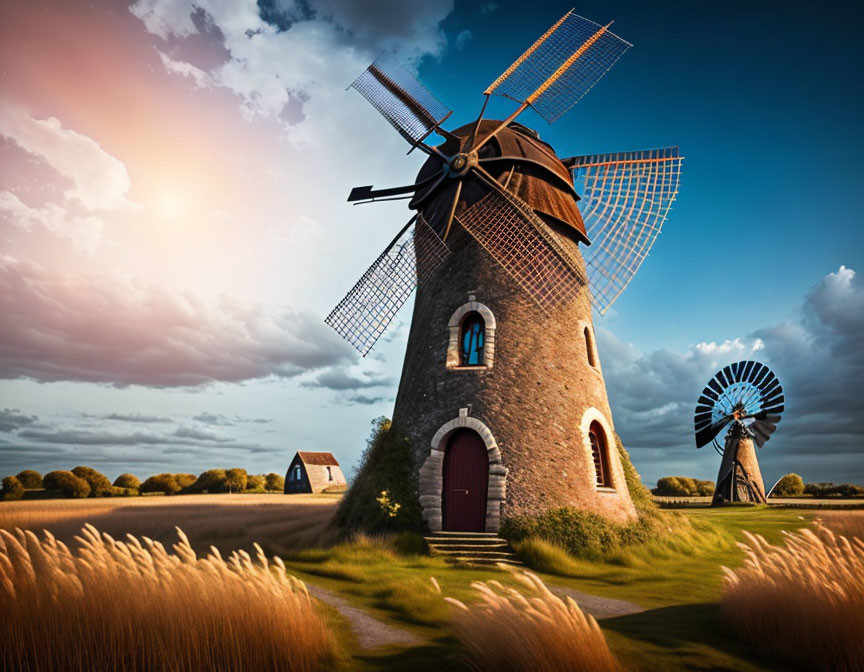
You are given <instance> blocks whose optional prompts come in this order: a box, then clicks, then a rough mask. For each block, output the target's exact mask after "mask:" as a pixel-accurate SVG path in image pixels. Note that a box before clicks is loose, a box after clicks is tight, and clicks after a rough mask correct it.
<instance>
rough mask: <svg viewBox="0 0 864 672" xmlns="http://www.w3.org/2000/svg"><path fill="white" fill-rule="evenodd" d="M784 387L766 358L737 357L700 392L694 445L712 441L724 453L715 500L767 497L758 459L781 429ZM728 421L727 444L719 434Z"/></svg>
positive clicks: (714, 501) (714, 503)
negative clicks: (758, 453)
mask: <svg viewBox="0 0 864 672" xmlns="http://www.w3.org/2000/svg"><path fill="white" fill-rule="evenodd" d="M783 403H784V397H783V388H782V387H781V386H780V381H779V380H778V379H777V376H775V375H774V373H773V372H772V371H771V370H770V369H769V368H768V367H767V366H765V365H764V364H760V363H759V362H753V361H744V362H737V363H736V364H730V365H729V366H726V367H724V368H723V369H721V370H720V371H718V372H717V373H715V374H714V377H713V378H711V380H709V381H708V385H707V386H706V387H705V389H704V390H702V394H701V395H699V401H698V403H697V405H696V414H695V416H694V418H693V423H694V427H695V431H696V447H697V448H701V447H702V446H705V445H707V444H708V443H712V444H713V445H714V449H715V450H716V451H717V452H718V453H719V454H720V455H722V456H723V459H722V461H721V462H720V472H719V473H718V474H717V487H716V489H715V490H714V499H713V500H712V502H711V505H712V506H717V505H718V504H723V503H725V502H758V503H763V504H764V503H765V502H766V497H765V484H764V483H763V481H762V473H761V472H760V471H759V462H758V461H757V459H756V449H755V447H754V445H753V444H754V442H755V444H756V446H758V447H759V448H761V447H762V446H763V445H765V442H766V441H767V440H768V439H770V438H771V434H773V433H774V430H775V429H777V423H778V422H780V415H781V414H782V413H783V408H784V407H783ZM727 425H731V426H730V427H729V430H728V431H727V432H726V439H725V441H724V445H723V446H722V447H721V446H720V444H719V443H718V441H717V435H718V434H719V433H720V432H721V431H722V430H723V428H724V427H726V426H727Z"/></svg>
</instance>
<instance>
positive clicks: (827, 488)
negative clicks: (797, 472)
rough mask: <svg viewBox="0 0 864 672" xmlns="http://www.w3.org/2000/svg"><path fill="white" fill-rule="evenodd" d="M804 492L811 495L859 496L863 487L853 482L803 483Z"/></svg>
mask: <svg viewBox="0 0 864 672" xmlns="http://www.w3.org/2000/svg"><path fill="white" fill-rule="evenodd" d="M804 494H805V495H812V496H813V497H860V496H862V495H864V487H862V486H860V485H855V484H853V483H841V484H840V485H837V484H836V483H805V484H804Z"/></svg>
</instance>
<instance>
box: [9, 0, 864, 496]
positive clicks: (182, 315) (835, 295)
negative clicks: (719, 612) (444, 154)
mask: <svg viewBox="0 0 864 672" xmlns="http://www.w3.org/2000/svg"><path fill="white" fill-rule="evenodd" d="M568 9H570V5H569V4H563V3H561V2H544V1H534V2H530V3H525V2H511V1H505V0H499V1H497V2H482V1H481V2H453V0H428V1H426V2H405V1H404V0H381V1H377V2H372V1H371V0H300V1H298V2H296V3H295V2H291V1H290V0H259V2H257V3H256V2H250V1H248V0H232V1H230V2H229V1H228V0H199V1H197V2H188V0H186V1H184V0H136V1H135V2H132V3H127V2H121V1H118V0H92V1H90V2H78V1H73V0H54V1H49V0H30V1H28V2H26V3H25V2H13V1H12V0H0V63H2V64H3V65H2V67H0V287H2V291H0V475H5V474H9V473H13V474H14V473H17V472H18V471H19V470H21V469H24V468H35V469H38V470H40V471H42V472H45V471H48V470H52V469H69V468H72V467H74V466H76V465H79V464H86V465H90V466H93V467H95V468H97V469H100V470H102V471H103V472H105V473H106V474H108V475H109V476H111V477H112V478H113V477H114V476H116V475H118V474H119V473H122V472H126V471H131V472H133V473H136V474H137V475H139V476H147V475H149V474H152V473H158V472H161V471H180V472H192V473H199V472H201V471H203V470H205V469H208V468H215V467H228V466H235V465H236V466H242V467H244V468H246V469H248V470H249V471H250V473H251V472H254V473H262V472H269V471H276V472H280V473H281V472H284V470H285V469H286V468H287V465H288V464H289V462H290V460H291V457H292V456H293V454H294V451H296V450H324V451H332V452H333V453H334V454H335V455H336V457H337V458H338V459H339V460H340V462H341V463H342V464H343V466H345V467H346V469H347V470H348V471H349V472H350V467H351V465H352V464H354V463H355V462H356V460H357V458H358V457H359V454H360V452H361V451H362V449H363V448H364V446H365V439H366V437H367V435H368V433H369V429H370V426H371V425H370V423H371V420H372V419H373V418H375V417H377V416H380V415H389V414H390V413H391V412H392V407H393V401H394V397H395V393H396V386H397V384H398V380H399V373H400V368H401V364H402V359H403V357H404V351H405V346H406V341H407V332H408V321H409V320H410V314H411V312H410V304H408V305H406V307H405V308H404V309H403V311H402V312H401V313H400V315H399V317H398V319H397V322H396V324H395V325H394V328H393V329H392V330H391V332H390V333H389V334H388V335H387V337H386V338H385V339H384V340H383V341H382V342H380V343H379V346H378V347H377V348H376V350H375V351H373V353H372V354H370V355H369V356H367V357H366V358H365V359H364V358H361V357H359V356H358V355H357V354H356V353H355V352H354V351H353V350H352V348H351V347H350V346H348V345H347V344H346V343H344V342H343V341H341V339H339V337H338V336H337V335H336V334H335V333H334V332H332V331H331V330H330V329H329V328H328V327H327V326H326V325H324V324H323V318H324V316H326V315H327V313H328V312H329V311H330V309H331V308H332V307H333V306H334V305H335V304H336V303H337V302H338V301H339V299H340V298H341V296H342V295H343V294H344V292H345V291H347V290H348V289H349V288H350V287H351V285H352V284H353V283H354V281H355V280H356V279H357V277H359V275H361V274H362V272H363V271H364V270H365V268H366V266H368V264H369V263H370V262H371V261H372V260H373V259H374V258H375V257H376V256H377V254H378V252H379V251H380V250H381V249H382V248H383V247H384V245H386V244H387V242H388V241H389V240H390V238H391V237H392V235H393V234H394V233H395V232H396V231H397V230H398V228H399V227H400V226H401V225H402V224H403V223H404V222H405V221H406V220H407V218H408V217H409V215H410V212H409V211H408V210H407V208H406V207H405V202H404V201H396V202H392V203H383V204H376V205H372V206H362V207H352V206H351V205H350V204H348V203H346V202H345V198H346V197H347V194H348V192H349V191H350V189H351V187H353V186H356V185H362V184H375V185H376V186H394V185H400V184H404V183H406V182H410V181H412V180H413V176H414V174H415V173H416V171H417V169H418V168H419V166H420V164H421V163H422V160H423V158H422V156H421V155H419V154H420V153H419V152H415V153H414V154H412V155H410V156H406V154H405V152H406V151H407V147H406V146H405V144H404V141H403V140H402V139H401V138H400V137H399V136H398V135H397V134H396V133H395V132H394V131H392V129H391V128H390V127H389V125H388V124H387V123H386V122H385V121H384V120H383V119H382V118H381V117H380V116H379V115H378V114H377V112H375V110H374V109H372V108H371V107H370V106H368V104H367V103H366V102H365V101H364V100H363V99H362V98H361V97H360V96H359V95H357V93H356V92H354V91H350V90H349V91H346V87H347V86H348V85H349V84H350V83H351V82H352V81H353V79H354V78H355V77H356V76H357V75H358V74H359V73H360V72H362V71H363V69H364V68H365V67H366V66H367V65H368V64H369V63H370V62H371V61H372V60H374V58H375V57H376V56H377V55H378V54H379V53H380V52H381V51H383V50H386V49H389V50H393V51H395V52H396V54H397V55H398V57H399V58H400V59H401V60H402V61H403V63H405V64H406V66H407V67H409V68H411V69H413V70H414V71H415V72H416V73H417V74H418V76H419V78H420V79H421V80H422V81H423V82H424V83H425V84H426V85H427V86H428V87H429V88H430V89H431V90H432V91H433V92H434V93H435V94H436V95H437V96H438V97H439V98H440V99H441V100H442V101H443V102H444V103H445V104H446V105H448V107H450V108H452V109H454V114H453V116H452V117H451V120H450V121H452V126H450V127H451V128H452V127H456V126H458V125H461V124H462V123H465V122H468V121H470V120H472V119H473V118H474V117H475V116H476V114H477V112H478V111H479V107H480V105H481V103H482V95H481V92H482V91H483V89H484V88H485V87H486V86H487V85H488V84H489V83H490V82H491V81H492V80H493V79H495V78H496V77H497V76H498V74H500V72H501V71H503V70H504V69H505V68H506V67H507V66H508V65H509V64H510V63H511V62H512V61H513V60H514V59H515V58H516V57H517V56H518V55H519V54H520V53H521V52H522V51H523V50H524V49H525V48H526V47H527V46H528V45H530V44H531V42H533V41H534V40H535V39H536V38H537V37H538V36H539V35H540V34H542V33H543V32H544V31H545V30H546V28H548V26H550V25H551V24H552V23H554V22H555V21H556V20H557V19H558V18H560V17H561V16H562V15H563V14H564V13H565V12H566V11H567V10H568ZM575 11H576V13H577V14H580V15H583V16H586V17H588V18H590V19H592V20H594V21H597V22H599V23H603V24H605V23H608V22H609V21H611V20H614V21H615V23H614V26H613V30H614V31H615V32H616V33H617V34H618V35H620V36H621V37H623V38H624V39H626V40H628V41H629V42H632V43H633V44H634V45H635V46H634V48H632V49H630V50H629V51H628V52H627V53H626V54H625V55H624V56H623V57H622V58H621V60H620V61H619V62H618V63H617V65H616V66H615V67H614V68H613V69H612V70H611V71H610V72H609V73H608V75H607V76H606V77H605V78H604V79H603V80H601V81H600V83H599V84H598V85H597V86H596V87H595V88H594V89H593V90H592V91H591V92H590V93H589V94H588V95H587V96H586V97H585V98H584V99H583V100H582V101H580V103H579V104H578V105H576V107H575V108H573V109H572V110H571V111H570V112H569V113H568V114H567V115H566V116H565V117H563V118H562V119H561V120H559V121H558V122H556V123H555V124H554V125H551V126H550V125H548V124H546V122H545V121H543V120H542V119H541V118H540V117H538V116H537V115H535V114H534V113H533V112H532V111H530V110H529V111H528V112H526V113H525V114H524V115H523V116H522V117H520V121H522V122H523V123H526V124H528V125H529V126H532V127H534V128H536V129H537V130H538V131H539V132H540V134H541V136H542V137H543V139H544V140H547V141H548V142H550V143H552V144H553V146H554V147H555V148H556V150H557V151H558V153H559V154H560V155H561V156H570V155H574V154H588V153H599V152H611V151H625V150H633V149H647V148H652V147H663V146H669V145H679V146H680V147H681V152H682V154H683V155H684V156H685V157H686V159H685V162H684V169H683V175H682V181H681V187H680V196H679V199H678V201H676V203H675V205H674V207H673V210H672V212H671V214H670V218H669V220H668V222H667V223H666V224H665V226H664V229H663V232H662V234H661V235H660V237H659V238H658V240H657V243H656V244H655V246H654V248H653V250H652V253H651V256H650V258H649V259H648V260H647V261H646V262H645V264H644V265H643V266H642V268H641V269H640V271H639V273H638V274H637V276H636V278H635V279H634V280H633V282H632V283H631V285H630V286H629V288H628V289H627V291H626V292H625V294H624V295H623V296H622V297H621V299H620V300H619V301H618V302H617V303H616V304H615V305H614V306H613V308H612V310H610V312H609V313H608V314H607V315H606V316H605V317H599V316H597V317H596V318H595V327H596V331H597V336H598V346H599V350H600V358H601V361H602V365H603V370H604V374H605V378H606V383H607V388H608V392H609V398H610V403H611V406H612V409H613V415H614V423H615V426H616V429H617V431H618V433H619V434H620V435H621V438H622V440H623V442H624V444H625V446H626V447H627V448H628V450H629V451H630V453H631V456H632V458H633V460H634V463H635V465H636V467H637V469H638V470H639V472H640V473H641V474H642V476H643V479H644V480H645V481H646V482H648V483H653V482H654V481H656V479H657V478H659V477H661V476H664V475H670V474H681V475H689V476H696V477H700V478H710V479H713V478H714V477H715V476H716V470H717V467H718V459H719V458H718V457H717V455H716V454H715V453H714V452H713V451H711V450H710V449H702V450H700V451H697V450H696V449H695V446H694V442H693V432H692V412H693V407H694V405H695V401H696V398H697V397H698V395H699V392H700V391H701V389H702V387H703V386H704V385H705V384H706V383H707V381H708V379H709V378H710V377H711V376H712V375H713V374H714V372H715V371H716V370H717V369H718V368H720V367H722V366H725V365H726V364H729V363H731V362H733V361H738V360H740V359H745V358H756V359H759V360H760V361H763V362H765V363H766V364H768V365H770V366H771V367H772V368H773V369H774V371H775V373H776V374H777V375H778V376H779V377H780V379H781V381H782V383H783V385H784V387H785V389H786V397H787V409H786V413H785V414H784V417H783V420H782V422H781V423H780V427H779V429H778V430H777V432H776V433H775V434H774V436H773V438H772V439H771V441H770V442H769V443H768V444H767V445H766V447H765V448H763V449H762V450H761V452H760V456H759V459H760V462H761V465H762V468H763V473H764V475H765V479H766V481H768V482H772V483H773V480H775V479H776V478H778V477H779V476H781V475H782V474H784V473H787V472H790V471H794V472H797V473H800V474H801V475H802V476H803V477H804V479H805V480H807V481H835V482H848V481H852V482H859V483H864V440H862V439H864V408H862V401H861V390H862V384H861V382H860V381H861V380H862V378H864V354H862V353H864V350H862V347H861V340H862V339H861V337H862V333H864V284H862V280H861V272H862V269H864V232H862V226H861V223H862V218H861V214H860V205H859V199H860V184H861V180H862V177H864V174H862V173H864V171H862V168H861V163H860V157H861V156H862V153H864V130H862V124H861V119H860V117H861V113H860V110H861V106H862V82H864V47H862V43H861V40H860V34H861V30H862V27H864V26H862V23H864V21H862V19H864V10H862V8H860V7H856V6H855V3H849V2H825V3H821V4H820V5H818V7H814V6H813V5H812V3H806V4H805V3H803V2H784V3H779V2H723V3H717V2H700V3H695V2H660V3H644V2H636V1H634V0H631V1H629V2H624V1H621V2H602V3H601V2H594V1H592V2H584V3H582V4H580V5H577V6H576V7H575ZM512 109H513V108H512V104H510V103H508V102H507V101H504V100H498V99H493V102H492V103H490V109H489V114H488V115H487V116H492V117H495V116H498V117H499V118H500V117H501V116H502V115H506V114H508V113H509V112H510V111H511V110H512Z"/></svg>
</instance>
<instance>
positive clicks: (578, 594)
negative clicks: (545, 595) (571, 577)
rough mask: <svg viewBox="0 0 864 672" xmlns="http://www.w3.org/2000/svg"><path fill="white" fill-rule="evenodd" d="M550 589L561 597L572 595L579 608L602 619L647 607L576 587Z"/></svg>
mask: <svg viewBox="0 0 864 672" xmlns="http://www.w3.org/2000/svg"><path fill="white" fill-rule="evenodd" d="M549 590H551V591H552V592H553V593H555V594H556V595H558V596H559V597H572V598H573V599H574V600H575V601H576V604H578V605H579V608H580V609H581V610H582V611H584V612H585V613H586V614H591V615H592V616H593V617H594V618H596V619H598V620H600V619H603V618H614V617H616V616H629V615H630V614H639V613H641V612H643V611H645V609H644V608H643V607H640V606H639V605H638V604H633V603H632V602H626V601H624V600H616V599H613V598H611V597H600V596H599V595H591V594H590V593H583V592H582V591H581V590H576V589H575V588H565V587H563V586H549Z"/></svg>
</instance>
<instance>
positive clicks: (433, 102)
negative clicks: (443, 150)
mask: <svg viewBox="0 0 864 672" xmlns="http://www.w3.org/2000/svg"><path fill="white" fill-rule="evenodd" d="M351 87H353V88H355V89H357V91H359V92H360V94H361V95H362V96H363V97H364V98H365V99H366V100H368V101H369V102H370V103H371V104H372V106H373V107H374V108H375V109H376V110H378V111H379V112H380V113H381V114H382V115H383V116H384V118H385V119H386V120H387V121H389V122H390V124H392V126H393V127H394V128H395V129H396V130H397V131H399V134H400V135H401V136H402V137H403V138H405V139H406V140H407V141H408V142H410V143H411V144H412V145H419V144H420V143H422V141H423V139H424V138H426V136H428V135H429V134H430V133H431V132H432V131H433V130H435V129H436V128H437V127H438V125H439V124H440V123H441V122H443V121H444V120H445V119H446V118H447V117H449V116H450V114H452V112H451V111H450V110H449V109H448V108H447V107H446V106H445V105H444V104H443V103H442V102H441V101H440V100H438V99H437V98H436V97H435V96H433V95H432V94H431V93H430V92H429V90H428V89H427V88H426V87H425V86H423V85H422V84H421V83H420V82H418V81H417V79H416V78H415V77H414V76H413V75H412V74H411V73H410V72H408V71H407V70H406V69H405V68H404V67H402V65H401V64H400V63H399V61H397V60H396V57H395V56H393V54H391V53H390V52H389V51H385V52H384V53H383V54H381V55H380V56H379V57H378V58H377V59H376V60H375V62H374V63H372V65H370V66H369V67H368V68H366V70H364V71H363V73H362V74H361V75H360V76H359V77H358V78H357V79H355V80H354V82H353V83H352V84H351ZM351 87H349V88H351Z"/></svg>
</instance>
